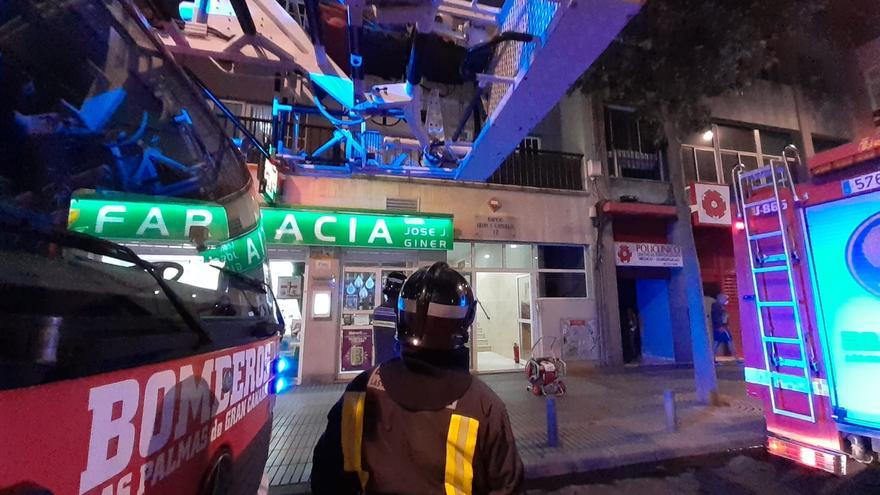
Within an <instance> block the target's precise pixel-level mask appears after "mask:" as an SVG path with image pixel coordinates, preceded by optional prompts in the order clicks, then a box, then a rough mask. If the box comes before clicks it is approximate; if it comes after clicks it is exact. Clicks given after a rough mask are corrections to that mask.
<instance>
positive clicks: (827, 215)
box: [733, 135, 880, 474]
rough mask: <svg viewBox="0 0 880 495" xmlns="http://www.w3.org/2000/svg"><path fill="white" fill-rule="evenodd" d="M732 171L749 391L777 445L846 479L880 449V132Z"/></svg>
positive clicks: (771, 444)
mask: <svg viewBox="0 0 880 495" xmlns="http://www.w3.org/2000/svg"><path fill="white" fill-rule="evenodd" d="M785 151H786V152H785V157H784V159H783V160H782V161H780V162H771V163H770V164H769V165H768V166H765V167H763V168H760V169H757V170H746V169H745V168H744V167H743V166H739V167H737V169H735V170H734V171H733V184H734V188H735V192H736V196H737V202H738V213H739V218H738V220H737V221H736V222H735V228H734V246H735V248H734V249H735V253H736V264H737V265H736V266H737V279H738V282H737V283H738V289H739V294H740V297H741V300H740V303H739V307H740V316H741V326H742V334H743V348H744V349H743V350H744V354H745V366H746V368H745V377H746V382H747V390H748V393H749V394H750V395H751V396H753V397H756V398H758V399H760V400H761V402H762V403H763V407H764V415H765V418H766V422H767V432H768V450H769V451H770V452H771V453H773V454H776V455H779V456H783V457H786V458H789V459H792V460H794V461H797V462H800V463H802V464H805V465H807V466H812V467H816V468H820V469H824V470H826V471H829V472H832V473H836V474H845V473H846V466H847V460H848V459H854V460H857V461H860V462H863V463H870V462H873V461H875V460H876V459H877V452H878V451H880V393H878V389H877V380H878V379H880V135H875V136H871V137H866V138H864V139H861V140H859V141H857V142H854V143H851V144H847V145H845V146H841V147H839V148H835V149H833V150H829V151H827V152H824V153H820V154H817V155H816V156H814V157H812V159H811V160H810V161H809V164H808V169H809V178H808V179H807V180H804V181H801V182H800V183H795V181H794V180H793V179H792V175H791V172H790V168H789V166H790V165H791V164H792V163H798V162H799V161H800V157H799V156H798V152H797V149H795V148H794V147H789V148H787V149H786V150H785Z"/></svg>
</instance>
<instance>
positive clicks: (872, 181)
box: [840, 170, 880, 195]
mask: <svg viewBox="0 0 880 495" xmlns="http://www.w3.org/2000/svg"><path fill="white" fill-rule="evenodd" d="M840 184H841V186H842V187H843V194H847V195H849V194H856V193H860V192H865V191H873V190H874V189H880V170H875V171H874V172H871V173H870V174H865V175H861V176H859V177H853V178H852V179H847V180H845V181H842V182H841V183H840Z"/></svg>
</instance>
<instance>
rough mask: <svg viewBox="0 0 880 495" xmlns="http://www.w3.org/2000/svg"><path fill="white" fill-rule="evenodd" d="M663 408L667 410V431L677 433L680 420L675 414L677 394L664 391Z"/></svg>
mask: <svg viewBox="0 0 880 495" xmlns="http://www.w3.org/2000/svg"><path fill="white" fill-rule="evenodd" d="M663 408H664V409H665V410H666V431H668V432H669V433H675V431H676V430H677V429H678V418H676V413H675V392H673V391H672V390H664V391H663Z"/></svg>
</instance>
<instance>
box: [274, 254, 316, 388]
mask: <svg viewBox="0 0 880 495" xmlns="http://www.w3.org/2000/svg"><path fill="white" fill-rule="evenodd" d="M269 271H270V272H271V274H272V291H273V292H274V293H275V298H276V299H277V301H278V309H280V310H281V315H282V317H283V318H284V337H283V338H282V339H281V351H282V352H283V353H284V354H285V355H287V356H290V358H291V362H292V365H293V366H294V368H295V371H294V373H295V375H296V377H297V383H299V379H300V376H301V372H302V366H300V362H301V357H302V355H303V352H302V349H303V345H304V342H303V337H304V335H305V332H304V331H303V322H304V320H303V315H302V310H303V308H304V307H305V306H304V303H305V301H304V294H305V293H306V290H305V286H304V284H305V281H306V279H307V277H306V276H305V271H306V263H305V261H292V260H289V261H288V260H283V261H282V260H273V261H270V262H269Z"/></svg>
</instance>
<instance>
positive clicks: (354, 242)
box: [262, 208, 453, 251]
mask: <svg viewBox="0 0 880 495" xmlns="http://www.w3.org/2000/svg"><path fill="white" fill-rule="evenodd" d="M262 216H263V229H264V230H265V232H266V240H267V241H268V242H269V244H270V245H291V244H292V245H303V246H344V247H363V248H373V249H425V250H434V251H446V250H449V249H452V234H453V232H452V228H453V227H452V216H451V215H424V214H422V215H393V214H391V215H389V214H383V213H373V212H360V211H331V210H318V209H299V208H294V209H291V208H264V209H263V210H262Z"/></svg>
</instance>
